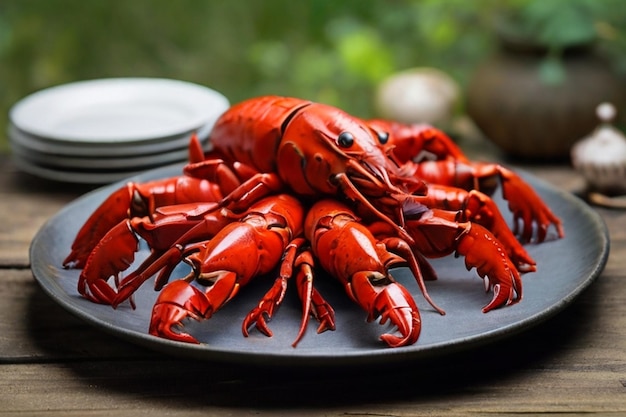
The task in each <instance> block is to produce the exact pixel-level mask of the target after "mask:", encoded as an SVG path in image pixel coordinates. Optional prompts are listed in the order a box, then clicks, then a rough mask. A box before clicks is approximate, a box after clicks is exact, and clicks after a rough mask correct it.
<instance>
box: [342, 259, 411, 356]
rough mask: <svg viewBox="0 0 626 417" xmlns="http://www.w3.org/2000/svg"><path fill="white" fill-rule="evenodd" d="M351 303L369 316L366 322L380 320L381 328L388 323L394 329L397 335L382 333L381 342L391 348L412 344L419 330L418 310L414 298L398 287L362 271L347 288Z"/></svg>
mask: <svg viewBox="0 0 626 417" xmlns="http://www.w3.org/2000/svg"><path fill="white" fill-rule="evenodd" d="M347 287H348V290H349V294H350V296H351V297H352V298H353V299H354V301H355V302H356V303H357V304H359V305H360V306H361V307H362V308H363V309H365V311H367V312H368V318H367V320H368V321H370V322H371V321H374V320H376V319H377V318H378V317H380V324H385V323H387V321H390V323H391V324H392V325H394V326H396V327H397V331H398V333H400V335H401V336H397V335H396V334H391V333H385V334H383V335H381V336H380V339H381V340H382V341H383V342H385V343H387V345H389V346H390V347H399V346H407V345H411V344H413V343H415V342H416V341H417V339H418V338H419V335H420V331H421V329H422V322H421V319H420V315H419V310H418V308H417V305H416V304H415V301H414V300H413V296H412V295H411V293H409V291H408V290H407V289H406V288H404V287H403V286H402V285H400V284H399V283H397V282H395V281H393V280H391V279H390V277H385V276H384V275H383V274H381V273H380V272H372V271H362V272H357V273H356V274H354V276H353V277H352V280H351V282H350V284H347Z"/></svg>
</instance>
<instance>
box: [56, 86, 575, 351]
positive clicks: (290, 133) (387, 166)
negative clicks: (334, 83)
mask: <svg viewBox="0 0 626 417" xmlns="http://www.w3.org/2000/svg"><path fill="white" fill-rule="evenodd" d="M210 141H211V144H212V146H213V149H212V150H211V152H208V153H205V152H203V150H202V148H201V146H200V144H199V143H198V142H197V140H195V139H192V141H191V143H190V161H189V163H188V164H187V165H186V166H185V168H184V170H183V175H182V176H180V177H176V178H169V179H164V180H157V181H153V182H150V183H147V184H132V183H131V184H128V185H127V186H125V187H122V188H121V189H119V190H118V191H117V192H116V193H114V194H113V195H112V196H111V197H110V198H108V199H107V200H106V201H104V202H103V203H102V205H101V206H100V207H99V208H98V209H97V210H96V211H95V212H94V214H93V215H92V216H91V217H90V218H89V219H88V220H87V222H86V223H85V224H84V226H83V228H82V229H81V230H80V231H79V232H78V234H77V237H76V240H75V241H74V244H73V245H72V250H71V253H70V254H69V255H68V257H67V258H66V259H65V260H64V266H66V267H68V268H70V267H76V268H82V269H83V270H82V272H81V274H80V277H79V283H78V290H79V292H80V293H81V294H82V295H83V296H85V297H87V298H88V299H90V300H92V301H94V302H99V303H105V304H111V305H113V306H117V305H118V304H120V303H121V302H123V301H124V300H126V299H131V302H132V294H133V293H134V291H136V290H137V288H139V286H140V285H142V283H143V282H145V281H146V280H147V279H148V278H150V277H151V276H153V275H155V274H158V278H157V280H156V289H157V290H158V291H160V293H159V296H158V298H157V302H156V305H155V307H154V309H153V313H152V320H151V325H150V329H149V331H150V333H152V334H154V335H156V336H160V337H166V338H170V339H174V340H180V341H186V342H196V340H195V338H194V337H193V336H191V335H189V334H187V333H185V332H182V331H181V332H176V331H174V330H173V329H174V328H175V327H179V326H181V325H182V323H181V320H182V319H183V318H187V317H191V318H195V319H207V318H210V317H211V316H212V315H213V314H215V312H216V311H217V310H218V309H219V308H220V307H221V306H223V305H224V303H226V302H227V301H229V300H231V299H232V298H233V297H234V296H235V294H236V293H237V291H238V290H239V288H240V287H241V286H243V285H245V284H246V283H247V282H249V281H250V280H251V279H253V278H255V277H256V276H260V275H263V276H266V275H268V274H269V275H271V274H274V275H275V277H276V278H275V281H274V284H273V286H272V287H271V288H270V290H269V291H268V292H267V294H265V295H264V296H263V298H262V299H261V301H260V302H259V304H258V306H257V307H255V308H254V309H252V310H251V311H250V313H249V314H248V316H246V318H245V319H244V322H243V323H242V330H243V333H244V334H245V335H247V334H248V332H249V329H250V328H252V327H256V328H257V329H259V330H260V331H261V332H262V333H264V334H266V335H268V336H270V335H271V334H272V333H271V331H270V329H269V327H268V325H267V320H268V319H270V318H271V317H272V315H273V314H274V313H275V310H276V308H277V307H278V306H279V305H280V303H281V302H282V300H283V297H284V296H285V294H286V291H287V286H288V282H290V281H291V279H292V278H293V279H294V281H295V286H296V289H297V293H298V295H299V296H300V298H301V300H302V307H303V313H302V320H301V325H300V331H299V334H298V335H297V337H296V339H295V341H294V346H295V345H296V344H297V343H298V341H299V340H300V339H301V338H302V337H303V335H304V332H305V329H306V327H307V322H308V318H309V317H310V316H312V317H314V318H316V319H317V320H318V321H319V327H318V331H319V332H321V331H325V330H331V329H335V321H334V311H333V309H332V306H331V305H330V304H329V303H327V302H326V300H325V299H324V297H323V295H322V294H320V293H319V291H318V290H317V289H316V287H315V285H314V281H315V279H317V275H316V273H315V271H316V266H317V267H321V268H323V269H324V270H326V272H327V274H328V275H330V276H332V277H334V278H336V279H338V280H339V281H340V282H341V283H342V284H343V286H344V288H345V290H346V292H347V294H348V296H349V297H350V298H351V299H352V300H354V301H355V302H356V303H357V304H358V305H360V306H361V307H362V308H363V309H365V310H366V312H367V317H368V319H369V320H374V319H376V318H378V317H381V321H382V322H386V321H387V320H389V321H390V322H391V323H392V324H393V325H394V326H395V327H396V328H397V330H398V332H397V333H398V334H384V335H383V336H381V339H382V340H383V341H384V342H386V343H387V345H389V346H393V347H398V346H404V345H409V344H413V343H415V342H416V341H417V339H418V336H419V333H420V329H421V324H420V318H419V317H420V315H419V311H418V308H417V305H416V304H415V301H414V300H413V298H412V296H411V294H410V293H409V292H408V291H407V290H406V289H405V288H404V286H402V285H401V284H399V283H398V282H396V281H395V280H394V279H393V276H392V275H391V273H390V268H392V267H396V266H407V267H408V268H409V269H410V270H411V272H412V273H413V275H414V276H415V278H416V281H417V284H418V285H419V287H420V289H421V291H422V292H423V294H424V295H425V297H426V299H427V300H428V301H429V302H430V303H431V305H432V306H433V308H435V309H436V310H437V311H439V312H440V313H443V310H441V309H440V308H439V307H437V306H436V304H435V303H434V301H433V300H431V299H430V297H429V296H428V293H427V291H426V285H425V284H424V279H426V280H428V279H433V278H435V276H436V272H435V271H434V270H433V269H432V267H431V266H430V264H429V263H428V261H427V259H428V258H433V257H440V256H445V255H448V254H450V253H453V252H455V253H457V254H460V255H462V256H464V257H465V263H466V265H467V267H468V268H472V267H475V268H476V270H477V273H478V275H479V276H481V277H484V278H485V280H486V288H487V289H488V290H489V289H491V290H493V292H494V297H493V299H492V301H491V302H490V303H488V305H487V306H485V307H484V308H483V311H484V312H488V311H489V310H492V309H494V308H498V307H501V306H504V305H508V304H512V303H515V302H518V301H520V300H521V298H522V281H521V278H520V273H521V272H529V271H534V270H535V268H536V265H535V262H534V260H533V259H532V258H531V257H530V256H529V255H528V253H527V252H526V250H525V249H524V247H523V245H522V243H524V242H529V241H535V242H538V243H539V242H543V241H544V240H546V237H547V235H548V229H549V228H550V227H551V226H553V227H554V228H555V229H556V236H557V237H562V236H563V230H562V225H561V223H560V221H559V219H558V217H557V216H555V215H554V214H553V213H552V211H551V210H550V209H549V208H548V207H547V206H546V205H545V204H544V203H543V202H542V200H541V199H540V198H539V196H538V195H537V194H536V193H535V192H534V191H533V190H532V189H531V187H530V186H529V185H528V184H526V183H525V182H524V181H523V180H522V179H521V178H520V177H519V176H517V175H516V174H515V173H513V172H512V171H510V170H508V169H506V168H504V167H502V166H500V165H496V164H485V163H476V162H472V161H469V160H468V158H467V157H465V156H464V154H463V153H462V152H461V150H460V149H459V148H458V146H457V145H456V144H455V143H454V142H453V141H452V140H450V139H449V138H448V137H447V136H446V135H445V134H444V133H443V132H441V131H439V130H437V129H434V128H432V127H430V126H405V125H399V124H396V123H392V122H386V121H380V120H372V121H364V120H361V119H359V118H357V117H354V116H350V115H348V114H347V113H345V112H343V111H341V110H339V109H337V108H334V107H331V106H327V105H323V104H319V103H313V102H310V101H305V100H300V99H296V98H286V97H276V96H267V97H260V98H255V99H251V100H247V101H244V102H242V103H240V104H237V105H235V106H233V107H231V108H230V109H229V110H228V111H226V112H225V113H224V114H223V115H222V116H221V117H220V119H219V120H218V121H217V123H216V125H215V127H214V129H213V131H212V133H211V136H210ZM498 182H499V183H500V185H501V188H502V191H503V196H504V198H505V199H506V200H507V201H508V203H509V208H510V209H511V211H512V213H513V218H514V226H513V230H511V229H510V228H509V227H508V224H507V222H506V221H505V219H504V217H503V215H502V213H500V212H499V211H498V208H497V206H496V204H495V203H494V202H493V201H492V200H491V198H490V197H489V194H490V193H492V192H493V191H494V190H495V188H496V186H497V185H498ZM305 218H306V221H305V220H304V219H305ZM139 239H142V240H144V241H146V242H147V243H148V246H149V248H150V255H149V256H148V258H147V259H146V260H145V261H144V262H143V263H142V264H141V265H139V266H137V267H135V268H134V269H133V270H131V271H130V272H129V273H128V274H127V275H126V276H124V277H122V278H121V279H120V277H119V276H120V274H121V273H122V272H123V271H126V270H127V269H128V268H129V267H131V265H134V264H133V262H134V253H135V252H136V251H137V248H138V242H139ZM337 248H342V249H341V250H338V249H337ZM241 253H246V254H247V255H246V256H242V255H241ZM352 254H360V256H352ZM182 261H185V262H187V263H189V264H190V265H192V272H191V273H190V274H189V275H188V276H185V277H174V278H173V279H172V277H171V275H172V273H173V272H172V271H173V270H174V268H175V266H176V265H177V264H178V263H180V262H182ZM110 278H114V280H113V285H111V284H110V283H109V281H110Z"/></svg>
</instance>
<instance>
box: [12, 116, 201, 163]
mask: <svg viewBox="0 0 626 417" xmlns="http://www.w3.org/2000/svg"><path fill="white" fill-rule="evenodd" d="M212 128H213V123H210V124H207V125H205V126H203V127H201V128H200V129H197V130H194V132H193V133H196V134H197V135H198V139H200V141H201V142H203V143H204V142H205V141H206V139H207V138H208V135H209V133H210V132H211V129H212ZM7 131H8V137H9V140H10V142H11V144H17V145H18V146H20V147H22V148H24V149H25V150H28V151H29V152H34V153H42V154H47V155H63V156H73V157H81V156H84V157H99V158H105V157H111V158H113V157H129V156H137V155H149V154H157V153H162V152H169V151H174V150H177V149H180V148H186V147H187V146H188V145H189V139H190V138H191V135H192V132H185V133H184V134H182V135H177V136H173V137H171V138H165V139H162V140H159V141H140V142H124V143H117V144H115V146H111V144H109V143H96V142H91V143H65V142H59V141H50V140H46V139H45V138H40V137H38V136H33V135H30V134H28V133H26V132H23V131H21V130H19V129H18V128H17V127H16V126H14V125H13V124H12V123H9V127H8V129H7Z"/></svg>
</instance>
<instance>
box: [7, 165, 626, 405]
mask: <svg viewBox="0 0 626 417" xmlns="http://www.w3.org/2000/svg"><path fill="white" fill-rule="evenodd" d="M0 166H1V168H0V173H1V175H0V218H2V219H3V220H4V221H3V222H2V223H1V224H0V280H2V285H0V317H1V318H2V319H1V320H0V416H18V415H19V416H23V415H49V416H57V415H59V416H60V415H63V416H73V415H77V416H78V415H80V416H104V415H106V416H121V415H129V414H132V415H135V416H144V415H151V416H156V415H171V416H183V415H184V416H196V415H197V416H200V415H202V416H222V415H224V416H249V415H278V416H281V415H285V416H286V415H301V416H317V415H325V416H422V415H426V416H430V415H433V416H435V415H436V416H440V415H467V414H470V415H486V414H491V415H516V414H531V415H535V414H559V415H582V414H598V415H622V414H624V413H626V230H625V226H626V213H625V212H621V211H612V210H604V209H598V211H599V212H600V214H601V215H602V217H603V218H604V220H605V221H606V223H607V226H608V228H609V230H610V232H611V254H610V256H609V260H608V263H607V266H606V268H605V270H604V272H603V274H602V275H601V276H600V277H599V278H598V280H597V281H596V282H595V283H594V284H593V285H592V286H591V287H590V288H589V289H588V290H587V291H585V292H584V293H583V294H582V295H581V296H580V297H579V299H578V300H577V301H576V302H575V303H573V304H572V305H571V306H570V307H568V308H567V309H566V310H565V311H563V312H562V313H559V314H558V315H557V316H556V317H554V318H552V319H550V320H549V321H547V322H545V323H543V324H541V325H539V326H537V327H536V328H534V329H532V330H530V331H528V332H525V333H523V334H521V335H519V336H515V337H512V338H509V339H506V340H502V341H500V342H495V343H493V344H489V345H488V346H485V347H482V348H479V349H473V350H470V351H465V352H460V353H457V354H450V355H447V356H446V357H443V358H432V359H431V360H421V361H415V362H411V363H406V364H403V365H402V366H401V367H394V368H386V367H385V368H367V369H363V368H349V369H337V370H308V371H296V370H289V369H280V370H276V369H267V368H263V367H242V366H238V365H236V364H229V363H214V362H197V361H193V360H188V359H184V358H176V357H171V356H165V355H162V354H160V353H155V352H152V351H149V350H146V349H143V348H141V347H137V346H135V345H132V344H129V343H126V342H125V341H122V340H120V339H117V338H115V337H113V336H110V335H108V334H106V333H103V332H101V331H100V330H99V329H96V328H93V327H91V326H89V325H87V324H85V323H83V322H82V321H81V320H79V319H77V318H75V317H74V316H72V315H71V314H69V313H68V312H66V311H65V310H64V309H63V308H61V307H60V306H58V305H57V304H56V303H54V302H53V301H52V300H51V299H49V298H48V297H47V296H46V295H45V294H44V293H43V291H42V290H41V289H40V288H39V286H38V285H37V283H36V282H35V280H34V279H33V278H32V275H31V272H30V269H29V267H28V247H29V244H30V239H32V237H33V236H34V234H35V233H36V232H37V230H38V228H39V227H40V226H41V225H42V224H43V223H44V222H45V221H46V220H47V219H48V218H49V217H50V216H52V215H53V214H54V213H56V212H57V211H58V210H59V209H60V208H61V207H62V206H63V205H65V204H66V203H67V202H69V201H71V200H72V199H74V198H76V197H77V196H79V195H80V194H82V193H83V192H85V191H87V189H86V188H85V187H82V188H81V189H77V188H71V189H67V188H65V187H64V186H62V185H56V184H52V183H48V182H45V181H40V180H37V179H34V178H31V177H28V176H25V175H23V174H19V173H18V172H16V170H15V169H14V168H13V167H12V164H11V162H10V161H9V160H8V158H6V157H0ZM529 170H530V171H531V172H533V173H535V174H536V175H538V176H539V177H541V178H543V179H546V180H547V181H549V182H551V183H553V184H556V185H558V186H559V187H561V188H563V189H566V190H568V191H576V190H578V189H579V188H580V186H581V181H580V178H579V177H578V176H577V175H576V174H575V173H574V172H573V171H571V169H569V168H568V167H530V168H529ZM6 219H10V221H6ZM581 245H584V242H581Z"/></svg>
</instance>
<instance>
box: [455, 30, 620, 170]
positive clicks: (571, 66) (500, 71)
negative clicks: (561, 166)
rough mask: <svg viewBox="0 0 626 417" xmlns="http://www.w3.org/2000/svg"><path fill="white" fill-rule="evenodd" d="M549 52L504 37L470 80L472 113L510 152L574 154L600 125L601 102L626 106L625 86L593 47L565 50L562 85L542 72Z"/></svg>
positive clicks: (530, 156) (538, 156)
mask: <svg viewBox="0 0 626 417" xmlns="http://www.w3.org/2000/svg"><path fill="white" fill-rule="evenodd" d="M546 54H547V50H546V49H544V48H541V47H537V46H525V45H522V44H516V43H511V42H506V41H503V42H502V45H501V48H500V50H499V52H498V53H497V54H495V55H494V56H493V57H492V58H491V59H489V60H488V61H486V62H485V63H484V64H483V65H481V66H480V67H479V68H478V69H477V70H476V72H475V73H474V74H473V76H472V78H471V79H470V82H469V83H468V87H467V91H466V100H467V103H466V106H467V107H466V108H467V113H468V114H469V116H470V117H471V118H472V119H473V120H474V122H475V123H476V125H477V126H478V128H479V129H480V130H481V131H482V133H483V134H484V135H485V136H486V137H487V138H489V139H490V140H491V141H493V142H494V143H495V144H496V145H498V146H499V147H500V148H501V149H502V150H503V151H504V152H505V153H506V154H508V155H509V156H515V157H520V158H524V159H537V160H540V159H543V160H546V159H554V158H560V159H563V158H568V157H569V152H570V148H571V147H572V145H573V144H574V143H575V142H576V141H578V140H580V139H581V138H582V137H584V136H586V135H588V134H589V133H590V132H591V131H592V130H593V129H594V128H595V127H596V126H597V124H598V120H597V118H596V113H595V109H596V107H597V106H598V105H599V104H600V103H602V102H612V103H613V104H614V105H615V106H616V107H617V108H618V109H620V110H621V109H622V108H623V104H624V102H625V100H624V90H623V88H622V85H621V84H620V81H619V79H618V78H617V77H616V76H615V75H614V73H613V72H612V71H611V69H610V67H609V65H608V64H607V62H606V61H605V60H604V59H602V58H601V57H599V56H598V55H597V54H596V53H595V52H594V50H593V48H591V47H587V46H583V47H576V48H570V49H567V50H565V51H564V52H563V56H562V64H563V66H564V69H565V75H566V76H565V79H564V80H563V81H562V82H561V83H559V84H557V85H547V84H546V83H545V82H544V81H542V79H541V77H540V75H539V66H540V64H541V63H542V62H543V60H544V58H545V56H546Z"/></svg>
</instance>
